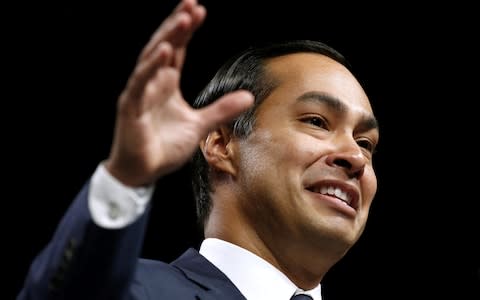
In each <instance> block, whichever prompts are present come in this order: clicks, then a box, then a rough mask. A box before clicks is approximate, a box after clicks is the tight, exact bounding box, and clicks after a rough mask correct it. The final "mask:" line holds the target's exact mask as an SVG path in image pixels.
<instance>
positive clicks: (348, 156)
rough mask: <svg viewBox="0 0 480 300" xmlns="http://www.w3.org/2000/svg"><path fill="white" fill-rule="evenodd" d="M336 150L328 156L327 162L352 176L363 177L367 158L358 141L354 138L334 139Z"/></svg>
mask: <svg viewBox="0 0 480 300" xmlns="http://www.w3.org/2000/svg"><path fill="white" fill-rule="evenodd" d="M334 144H335V147H334V151H332V153H330V154H329V155H328V157H327V160H326V161H327V164H328V165H330V166H332V167H335V168H341V169H343V170H344V171H345V172H346V173H347V174H348V176H349V177H350V178H357V179H359V178H360V177H362V175H363V172H364V170H365V165H366V164H367V158H366V157H365V154H364V153H363V152H362V149H361V148H360V146H359V145H358V144H357V142H356V141H355V140H354V139H353V138H352V137H348V138H342V139H335V140H334Z"/></svg>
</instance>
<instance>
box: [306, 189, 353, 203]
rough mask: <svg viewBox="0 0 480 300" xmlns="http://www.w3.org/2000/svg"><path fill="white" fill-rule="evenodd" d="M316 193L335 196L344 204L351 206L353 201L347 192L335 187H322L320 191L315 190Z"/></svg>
mask: <svg viewBox="0 0 480 300" xmlns="http://www.w3.org/2000/svg"><path fill="white" fill-rule="evenodd" d="M315 192H317V193H320V194H324V195H330V196H335V197H337V198H338V199H340V200H342V201H343V202H345V203H347V204H350V202H351V199H350V196H349V195H348V194H347V192H344V191H342V190H341V189H340V188H338V187H333V186H329V187H326V186H322V187H321V188H320V191H319V190H318V189H316V190H315Z"/></svg>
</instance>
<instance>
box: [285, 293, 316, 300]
mask: <svg viewBox="0 0 480 300" xmlns="http://www.w3.org/2000/svg"><path fill="white" fill-rule="evenodd" d="M290 300H313V298H312V297H310V296H309V295H305V294H298V295H295V296H293V297H292V298H290Z"/></svg>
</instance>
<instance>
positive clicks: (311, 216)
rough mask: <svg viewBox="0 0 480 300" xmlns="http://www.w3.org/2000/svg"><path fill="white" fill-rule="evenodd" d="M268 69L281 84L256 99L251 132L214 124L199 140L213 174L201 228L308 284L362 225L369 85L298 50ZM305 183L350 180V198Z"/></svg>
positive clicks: (372, 129)
mask: <svg viewBox="0 0 480 300" xmlns="http://www.w3.org/2000/svg"><path fill="white" fill-rule="evenodd" d="M267 69H268V73H269V74H270V76H273V77H274V78H275V79H277V80H278V82H280V84H279V85H278V87H277V88H276V89H275V90H274V91H273V93H272V94H271V95H270V96H269V97H268V98H266V99H265V101H264V102H263V103H262V104H261V105H260V107H259V110H258V111H257V115H256V116H257V121H256V125H255V128H254V130H253V132H252V134H251V135H249V136H248V137H246V138H243V139H238V138H234V137H232V136H231V135H230V133H229V132H228V130H226V129H225V128H222V129H218V130H216V131H213V132H212V133H210V135H209V136H208V138H207V139H206V140H205V142H204V143H202V149H203V152H204V154H205V156H206V158H207V161H208V162H209V164H210V165H211V166H213V168H214V170H215V171H214V174H216V175H214V176H213V178H214V192H213V193H212V195H211V196H212V199H213V211H212V214H211V215H210V217H209V220H208V222H207V226H206V236H207V237H216V238H220V239H224V240H227V241H229V242H232V243H234V244H237V245H239V246H241V247H243V248H245V249H248V250H250V251H252V252H253V253H255V254H257V255H259V256H260V257H262V258H264V259H265V260H267V261H268V262H270V263H271V264H273V265H274V266H276V267H277V268H278V269H280V270H281V271H283V272H284V273H285V274H286V275H287V276H288V277H289V278H290V279H291V280H292V281H293V282H295V283H296V284H297V285H298V286H300V287H302V288H304V289H310V288H313V287H315V286H316V285H318V284H319V282H320V281H321V279H322V278H323V276H324V275H325V273H326V272H327V271H328V270H329V269H330V268H331V267H332V266H333V265H334V264H335V263H336V262H337V261H338V260H339V259H340V258H341V257H343V256H344V254H345V253H346V252H347V251H348V249H350V248H351V246H352V245H353V244H354V243H355V242H356V241H357V240H358V239H359V237H360V235H361V234H362V232H363V230H364V228H365V224H366V221H367V217H368V212H369V208H370V205H371V203H372V200H373V198H374V195H375V193H376V189H377V180H376V176H375V172H374V169H373V165H372V154H373V150H374V147H375V145H376V144H377V142H378V138H379V133H378V128H377V126H376V125H377V124H376V121H375V118H374V115H373V112H372V108H371V106H370V103H369V100H368V98H367V95H366V94H365V92H364V90H363V89H362V87H361V86H360V84H359V83H358V82H357V80H356V79H355V77H353V75H352V74H351V73H350V72H349V71H348V70H347V69H346V68H345V67H344V66H342V65H341V64H339V63H337V62H335V61H334V60H332V59H330V58H328V57H326V56H323V55H319V54H311V53H297V54H291V55H286V56H283V57H278V58H275V59H272V60H271V61H270V62H269V63H268V66H267ZM302 95H304V96H303V97H302ZM305 95H320V96H305ZM325 95H328V96H329V97H330V98H329V99H335V101H338V102H339V103H341V105H337V106H332V105H329V104H327V103H331V101H330V102H328V101H325V100H322V99H325ZM322 97H323V98H322ZM300 99H303V100H300ZM315 99H317V100H315ZM318 99H320V100H318ZM339 107H341V109H340V108H339ZM312 186H318V187H321V186H334V187H340V188H341V189H344V190H347V189H348V190H349V191H350V192H351V193H352V194H355V193H356V194H357V198H358V200H356V203H357V204H354V205H353V206H354V207H355V208H353V207H351V206H348V205H346V204H345V203H344V202H343V201H341V200H340V199H338V198H337V197H335V196H331V195H322V194H320V193H318V191H319V190H318V189H317V190H314V189H313V188H312ZM299 254H300V255H299Z"/></svg>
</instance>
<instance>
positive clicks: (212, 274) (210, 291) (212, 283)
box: [172, 248, 246, 300]
mask: <svg viewBox="0 0 480 300" xmlns="http://www.w3.org/2000/svg"><path fill="white" fill-rule="evenodd" d="M172 265H173V266H174V267H176V268H178V269H180V270H181V271H182V272H183V273H184V274H185V276H186V277H187V278H188V279H190V280H191V281H193V282H195V283H196V284H198V285H199V286H200V287H201V289H200V291H201V292H199V294H198V299H202V300H208V299H215V300H218V299H230V300H246V298H245V297H244V296H243V295H242V294H241V293H240V291H239V290H238V289H237V287H236V286H235V285H234V284H233V283H232V282H231V281H230V279H228V278H227V276H226V275H225V274H224V273H222V272H221V271H220V270H219V269H218V268H217V267H215V266H214V265H213V264H212V263H211V262H209V261H208V260H207V259H206V258H205V257H203V256H202V255H201V254H200V253H198V251H197V250H195V249H193V248H190V249H188V250H187V251H186V252H185V253H184V254H183V255H182V256H180V257H179V258H178V259H177V260H175V261H174V262H173V263H172Z"/></svg>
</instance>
